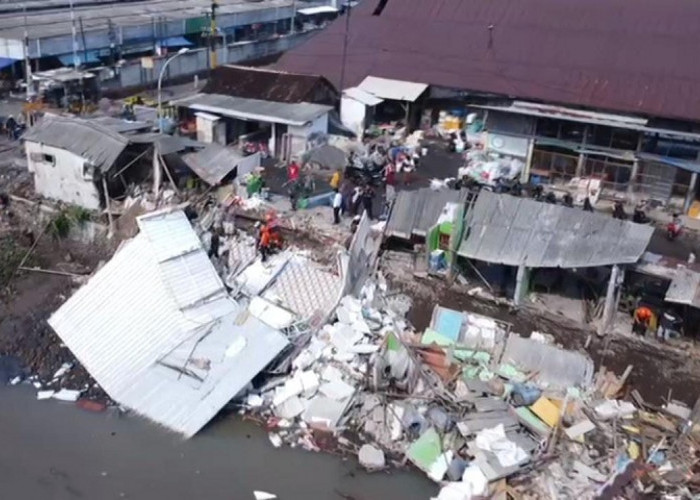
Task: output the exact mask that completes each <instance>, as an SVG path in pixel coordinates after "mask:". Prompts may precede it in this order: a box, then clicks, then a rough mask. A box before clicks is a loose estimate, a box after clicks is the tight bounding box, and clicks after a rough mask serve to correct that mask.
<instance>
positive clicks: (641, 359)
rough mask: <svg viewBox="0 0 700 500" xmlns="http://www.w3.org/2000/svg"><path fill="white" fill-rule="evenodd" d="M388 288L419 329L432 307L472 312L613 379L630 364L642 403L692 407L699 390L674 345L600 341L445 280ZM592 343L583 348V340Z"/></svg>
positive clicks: (694, 364) (696, 369) (585, 330)
mask: <svg viewBox="0 0 700 500" xmlns="http://www.w3.org/2000/svg"><path fill="white" fill-rule="evenodd" d="M388 278H389V280H390V282H391V284H392V285H393V286H394V287H396V288H397V289H399V290H401V291H402V292H403V293H406V294H407V295H409V296H411V297H412V298H413V307H412V308H411V310H410V312H409V315H408V319H409V321H411V323H412V324H413V326H414V327H415V328H416V329H417V330H418V331H420V330H423V329H425V328H426V327H428V326H429V323H430V318H431V316H432V313H433V309H434V307H435V306H436V305H438V304H439V305H441V306H443V307H448V308H452V309H456V310H466V311H472V312H475V313H478V314H484V315H487V316H491V317H494V318H496V319H499V320H501V321H505V322H508V323H511V324H512V325H513V326H512V329H513V331H514V332H517V333H519V334H521V335H524V336H529V335H530V334H531V333H532V332H533V331H538V332H542V333H547V334H550V335H552V336H553V337H554V338H555V340H556V342H557V343H558V344H560V345H562V346H563V347H565V348H567V349H573V350H579V351H585V352H587V353H588V354H589V355H590V356H591V358H592V359H593V361H594V363H595V366H596V369H599V368H600V367H601V366H605V367H606V368H607V369H609V370H613V371H614V372H615V373H617V374H618V375H621V374H622V372H624V370H625V368H627V366H628V365H633V369H632V373H631V375H630V377H629V379H628V381H629V385H630V388H631V389H632V388H634V389H637V390H638V391H639V393H640V394H641V395H642V397H643V398H644V399H645V401H646V402H647V403H650V404H652V405H661V404H662V403H663V402H664V401H665V400H666V399H667V397H668V395H669V391H670V394H671V397H672V398H673V399H677V400H680V401H683V402H685V403H686V404H688V405H690V406H692V405H693V404H694V403H695V400H696V399H697V398H698V395H699V394H698V389H697V388H698V387H700V360H698V359H697V358H695V357H692V356H691V355H690V354H689V353H688V352H687V351H686V350H683V349H681V348H678V347H674V346H673V345H661V344H658V343H656V342H655V341H653V340H642V339H639V338H635V337H632V336H626V335H625V336H622V335H609V336H606V337H603V338H601V337H599V336H598V335H596V333H595V332H594V330H593V328H592V327H586V326H583V325H580V324H576V323H574V322H572V321H570V320H568V319H566V318H563V317H561V316H554V315H550V314H543V313H542V312H541V311H535V310H532V309H520V310H514V309H512V308H510V307H508V306H504V305H498V304H496V303H494V302H492V301H489V300H485V299H481V298H479V297H477V296H470V295H469V294H468V293H467V291H468V290H469V288H468V287H465V286H463V285H459V284H455V285H453V286H449V285H448V284H447V283H446V282H445V281H444V280H442V279H438V278H434V277H428V278H423V279H418V278H415V277H413V275H412V274H410V273H406V272H399V273H391V272H389V274H388ZM589 336H590V338H591V341H590V343H589V346H588V348H587V349H584V346H585V344H586V340H587V339H588V338H589Z"/></svg>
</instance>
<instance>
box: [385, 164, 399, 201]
mask: <svg viewBox="0 0 700 500" xmlns="http://www.w3.org/2000/svg"><path fill="white" fill-rule="evenodd" d="M384 182H385V184H386V194H385V198H386V202H387V203H388V204H389V203H391V202H392V201H394V198H396V166H395V165H394V164H393V163H392V162H389V163H388V164H387V166H386V170H385V172H384Z"/></svg>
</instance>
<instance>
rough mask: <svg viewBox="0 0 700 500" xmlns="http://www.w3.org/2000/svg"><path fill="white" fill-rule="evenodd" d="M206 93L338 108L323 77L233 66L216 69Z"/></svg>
mask: <svg viewBox="0 0 700 500" xmlns="http://www.w3.org/2000/svg"><path fill="white" fill-rule="evenodd" d="M202 92H204V93H205V94H222V95H228V96H233V97H244V98H247V99H259V100H262V101H275V102H287V103H300V102H311V103H321V104H335V97H337V91H336V90H335V88H334V87H333V85H332V84H331V83H330V82H329V81H328V80H326V79H325V78H324V77H322V76H317V75H315V74H295V73H287V72H284V71H274V70H270V69H265V68H249V67H245V66H233V65H230V66H221V67H219V68H216V69H215V70H214V71H213V72H212V76H211V78H210V79H209V80H208V81H207V84H206V85H205V86H204V89H202Z"/></svg>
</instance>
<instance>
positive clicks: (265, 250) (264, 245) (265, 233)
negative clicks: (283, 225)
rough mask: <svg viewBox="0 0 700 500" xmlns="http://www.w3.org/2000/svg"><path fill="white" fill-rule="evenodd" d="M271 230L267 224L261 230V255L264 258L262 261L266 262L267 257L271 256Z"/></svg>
mask: <svg viewBox="0 0 700 500" xmlns="http://www.w3.org/2000/svg"><path fill="white" fill-rule="evenodd" d="M271 239H272V238H271V234H270V228H269V227H268V225H267V224H265V225H263V226H262V227H261V228H260V244H259V249H260V255H261V256H262V261H263V262H265V261H266V260H267V257H268V256H269V255H270V242H271Z"/></svg>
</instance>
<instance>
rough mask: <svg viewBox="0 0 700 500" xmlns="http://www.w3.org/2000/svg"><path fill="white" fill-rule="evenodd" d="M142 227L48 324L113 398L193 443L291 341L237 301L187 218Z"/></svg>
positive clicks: (163, 218) (150, 219) (141, 221)
mask: <svg viewBox="0 0 700 500" xmlns="http://www.w3.org/2000/svg"><path fill="white" fill-rule="evenodd" d="M137 222H138V225H139V228H140V230H141V232H140V233H139V234H138V236H136V238H134V239H132V240H129V241H128V242H127V243H125V245H124V246H123V247H121V249H120V250H118V251H117V253H116V254H115V255H114V257H113V258H112V259H111V260H110V261H109V262H107V264H105V265H104V266H103V267H102V268H100V270H99V271H97V272H96V273H95V275H94V276H92V277H91V278H90V280H89V281H88V282H87V283H86V284H85V285H84V286H83V287H82V288H80V289H79V290H78V291H77V292H76V293H75V294H74V295H73V296H72V297H71V298H70V299H68V301H66V303H65V304H63V305H62V306H61V308H60V309H59V310H58V311H56V312H55V313H54V314H53V315H52V316H51V318H50V319H49V324H50V325H51V327H52V328H53V329H54V330H55V331H56V333H57V334H58V336H59V337H60V338H61V340H62V341H63V342H65V344H66V345H67V346H68V348H69V349H70V350H71V351H72V352H73V354H75V356H76V358H78V359H79V360H80V362H81V364H82V365H83V366H84V367H85V369H86V370H88V371H89V372H90V374H91V375H92V376H93V377H94V379H95V380H96V381H97V383H99V384H100V386H101V387H103V388H104V390H105V391H106V392H107V394H109V395H110V397H111V398H112V399H114V400H115V401H116V402H118V403H119V404H121V405H123V406H125V407H127V408H130V409H132V410H133V411H135V412H136V413H138V414H139V415H142V416H145V417H147V418H149V419H150V420H152V421H154V422H157V423H159V424H161V425H163V426H165V427H167V428H169V429H171V430H173V431H176V432H179V433H181V434H183V435H184V436H185V437H190V436H193V435H194V434H196V433H197V432H198V431H199V429H201V428H202V427H203V426H204V425H205V424H206V423H207V422H209V420H211V419H212V418H213V417H214V415H215V414H216V413H218V411H219V410H220V409H221V408H222V407H223V406H224V405H225V404H226V403H228V401H229V400H231V398H233V397H234V396H235V395H236V394H237V393H238V392H239V391H240V390H241V389H243V387H244V386H246V385H247V384H248V383H249V382H250V380H251V379H252V378H253V377H255V376H256V375H257V374H258V373H259V372H260V371H261V370H262V369H263V368H264V367H265V366H266V365H267V364H268V363H269V362H270V361H272V359H273V358H274V357H275V356H277V355H278V354H279V353H280V351H282V350H283V349H284V348H285V346H286V345H287V339H286V338H285V337H284V336H283V335H282V334H281V333H280V332H279V331H277V330H274V329H272V328H270V327H268V326H266V325H265V324H263V323H262V322H260V321H259V320H257V319H256V318H254V317H252V316H250V315H249V314H247V313H246V312H245V309H244V308H243V307H242V306H241V305H240V304H238V303H237V302H235V301H234V300H232V299H231V298H230V297H229V295H228V293H227V291H226V288H225V286H224V283H223V282H222V281H221V278H220V277H219V275H218V274H217V272H216V269H214V266H213V265H212V263H211V262H210V260H209V259H208V258H207V254H206V252H205V250H204V249H203V247H202V244H201V242H200V240H199V238H198V236H197V234H196V233H195V231H194V229H193V228H192V226H191V225H190V223H189V221H188V220H187V217H186V216H185V214H184V213H183V212H182V211H172V212H171V211H169V210H162V211H159V212H152V213H149V214H147V215H144V216H141V217H139V218H138V219H137Z"/></svg>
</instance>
